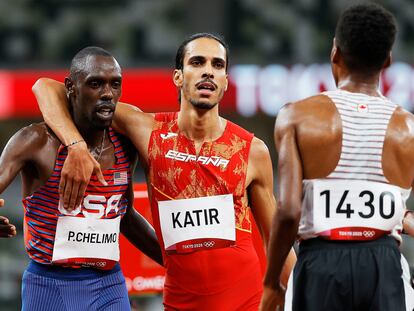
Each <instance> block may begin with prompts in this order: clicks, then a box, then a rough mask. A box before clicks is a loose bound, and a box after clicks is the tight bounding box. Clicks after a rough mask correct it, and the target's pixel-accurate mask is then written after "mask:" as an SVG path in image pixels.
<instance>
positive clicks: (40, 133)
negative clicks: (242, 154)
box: [14, 122, 57, 147]
mask: <svg viewBox="0 0 414 311" xmlns="http://www.w3.org/2000/svg"><path fill="white" fill-rule="evenodd" d="M14 138H15V139H18V140H19V142H21V143H22V144H30V145H32V144H34V145H37V146H38V147H40V146H42V145H45V144H46V143H47V141H48V140H49V139H51V140H57V138H56V136H55V135H54V134H53V132H52V131H51V130H50V129H49V127H48V126H47V125H46V123H45V122H40V123H33V124H30V125H28V126H25V127H23V128H21V129H20V130H19V131H18V132H17V133H16V134H15V135H14Z"/></svg>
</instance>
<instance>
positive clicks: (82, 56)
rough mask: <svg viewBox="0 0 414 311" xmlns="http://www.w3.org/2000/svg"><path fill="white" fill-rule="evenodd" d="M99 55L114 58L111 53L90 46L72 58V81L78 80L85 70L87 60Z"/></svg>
mask: <svg viewBox="0 0 414 311" xmlns="http://www.w3.org/2000/svg"><path fill="white" fill-rule="evenodd" d="M98 55H99V56H107V57H113V56H112V54H111V53H109V52H108V51H107V50H105V49H103V48H100V47H98V46H88V47H86V48H84V49H82V50H80V51H79V52H78V53H76V55H75V56H74V57H73V58H72V62H71V64H70V78H71V79H72V80H76V79H77V78H78V76H79V74H80V73H82V72H83V71H84V70H85V65H86V63H85V60H86V58H87V57H88V56H98Z"/></svg>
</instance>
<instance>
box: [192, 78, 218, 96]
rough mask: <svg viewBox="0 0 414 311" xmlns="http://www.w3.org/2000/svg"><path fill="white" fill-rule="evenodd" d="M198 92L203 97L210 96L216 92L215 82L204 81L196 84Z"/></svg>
mask: <svg viewBox="0 0 414 311" xmlns="http://www.w3.org/2000/svg"><path fill="white" fill-rule="evenodd" d="M196 88H197V90H198V91H199V92H200V94H201V95H205V96H209V95H211V94H212V93H213V92H214V91H215V90H216V88H217V87H216V85H215V84H214V83H213V82H209V81H203V82H199V83H197V84H196Z"/></svg>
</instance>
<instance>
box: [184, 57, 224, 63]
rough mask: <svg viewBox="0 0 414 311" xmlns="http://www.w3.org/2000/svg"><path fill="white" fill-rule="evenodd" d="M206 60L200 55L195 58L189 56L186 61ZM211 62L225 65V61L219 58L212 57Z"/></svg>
mask: <svg viewBox="0 0 414 311" xmlns="http://www.w3.org/2000/svg"><path fill="white" fill-rule="evenodd" d="M205 59H206V57H205V56H201V55H195V56H191V57H190V58H189V59H188V61H191V60H205ZM212 61H213V62H221V63H223V64H225V63H226V60H225V59H223V58H221V57H213V60H212Z"/></svg>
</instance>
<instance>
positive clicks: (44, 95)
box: [32, 78, 153, 210]
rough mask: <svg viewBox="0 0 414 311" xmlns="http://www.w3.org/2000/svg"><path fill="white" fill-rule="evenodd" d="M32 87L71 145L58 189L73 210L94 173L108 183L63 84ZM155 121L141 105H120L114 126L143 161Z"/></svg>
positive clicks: (51, 124)
mask: <svg viewBox="0 0 414 311" xmlns="http://www.w3.org/2000/svg"><path fill="white" fill-rule="evenodd" d="M32 90H33V93H34V94H35V96H36V99H37V102H38V105H39V107H40V111H41V112H42V115H43V118H44V119H45V121H46V124H47V125H48V126H49V127H50V128H51V129H52V130H53V132H54V133H55V134H56V136H57V137H58V138H59V139H60V140H61V141H62V143H63V144H64V145H66V146H68V157H67V158H66V160H65V163H64V166H63V168H62V173H61V180H60V184H59V192H60V195H61V196H62V197H63V205H64V207H65V208H66V209H68V210H72V209H74V208H75V207H76V206H78V205H79V204H80V203H81V200H82V198H83V195H84V193H85V190H86V187H87V185H88V183H89V180H90V177H91V175H92V174H93V173H95V174H96V175H97V177H98V180H99V181H100V182H101V183H102V184H105V183H106V182H105V179H104V177H103V175H102V172H101V169H100V165H99V163H98V162H97V161H96V160H95V159H94V157H93V156H92V155H91V154H90V153H89V151H88V148H87V145H86V144H85V142H83V138H82V136H81V135H80V133H79V131H78V130H77V128H76V126H75V124H74V122H73V121H72V119H71V116H70V113H69V109H68V99H67V96H66V88H65V86H64V85H63V83H60V82H58V81H55V80H52V79H48V78H41V79H39V80H37V81H36V83H35V84H34V85H33V88H32ZM152 122H153V116H152V115H147V114H145V113H142V112H141V111H140V110H139V109H138V108H136V107H133V106H130V105H127V104H122V103H118V104H117V108H116V110H115V116H114V122H113V126H114V128H115V129H116V130H117V131H118V132H119V133H121V134H124V135H126V136H128V137H129V138H130V140H131V141H132V143H133V144H134V145H135V148H137V150H138V152H139V154H140V156H141V159H142V160H143V161H145V160H146V158H147V157H146V154H147V146H148V141H149V136H150V133H151V130H152Z"/></svg>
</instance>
